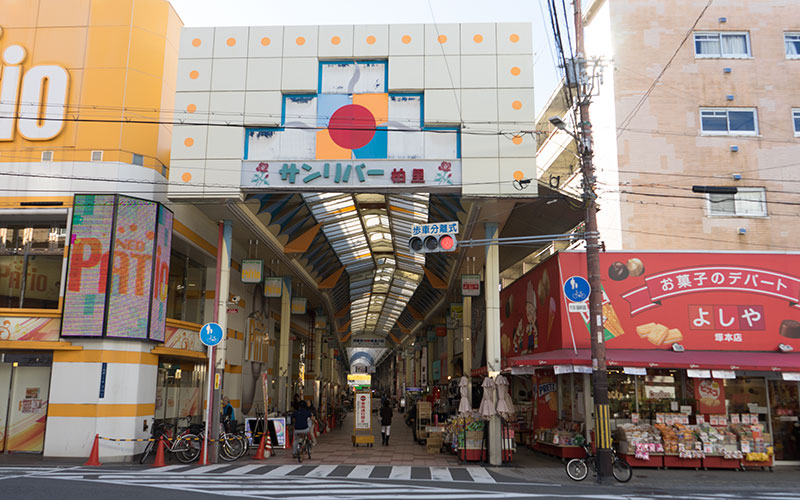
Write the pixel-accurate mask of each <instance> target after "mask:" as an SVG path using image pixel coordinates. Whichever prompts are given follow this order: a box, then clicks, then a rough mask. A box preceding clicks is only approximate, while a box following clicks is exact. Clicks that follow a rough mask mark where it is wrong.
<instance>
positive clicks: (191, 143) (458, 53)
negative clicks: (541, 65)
mask: <svg viewBox="0 0 800 500" xmlns="http://www.w3.org/2000/svg"><path fill="white" fill-rule="evenodd" d="M180 47H181V50H180V61H179V64H178V76H177V96H176V105H175V106H176V108H177V111H176V119H178V120H184V121H186V122H187V123H192V124H193V125H178V126H176V128H175V134H174V137H173V144H172V165H173V166H174V167H175V168H174V170H173V171H172V173H171V176H170V180H171V182H172V183H174V185H171V187H170V193H169V195H170V197H171V198H173V199H177V198H197V197H206V198H213V197H231V196H238V195H239V192H240V190H239V179H240V175H241V169H242V159H243V158H245V134H244V127H246V126H250V127H280V126H281V117H282V115H283V109H282V106H283V95H285V94H300V95H302V94H316V93H317V89H318V84H319V82H320V74H319V72H320V62H322V61H353V60H356V61H376V60H382V61H388V79H387V85H386V90H387V92H414V93H420V92H421V93H423V94H424V115H425V126H449V127H457V126H459V125H462V124H463V125H464V130H463V131H462V134H461V157H462V165H463V179H462V180H463V184H464V187H463V192H464V193H465V194H472V195H478V196H480V195H483V196H491V195H497V194H505V195H508V194H514V195H518V196H519V195H529V194H535V192H533V190H529V191H531V192H530V193H528V192H527V191H526V192H525V193H524V194H523V193H521V192H520V191H517V190H515V189H514V188H513V186H512V181H513V179H514V177H513V176H514V173H515V172H517V171H519V172H522V173H523V174H524V177H525V178H532V177H534V175H535V170H534V168H535V158H534V156H535V151H536V145H535V140H534V138H533V137H532V135H525V134H518V132H519V131H520V130H533V125H532V123H533V110H534V108H533V67H532V60H533V56H532V44H531V26H530V25H527V24H522V23H519V24H515V23H509V24H488V23H487V24H463V25H458V24H445V25H438V26H433V25H392V26H389V25H369V26H321V27H318V26H287V27H249V28H248V27H228V28H186V29H184V30H183V32H182V36H181V45H180ZM312 121H314V120H312ZM198 124H199V125H198ZM206 125H207V126H206ZM503 131H506V132H507V133H506V134H505V135H502V134H500V133H501V132H503ZM475 132H477V133H475ZM515 135H517V136H518V137H516V138H515V137H514V136H515ZM273 175H274V174H273Z"/></svg>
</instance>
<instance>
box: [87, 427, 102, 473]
mask: <svg viewBox="0 0 800 500" xmlns="http://www.w3.org/2000/svg"><path fill="white" fill-rule="evenodd" d="M83 465H103V464H101V463H100V434H95V435H94V445H92V452H91V453H89V460H88V461H87V462H86V463H85V464H83Z"/></svg>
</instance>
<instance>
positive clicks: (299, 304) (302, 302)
mask: <svg viewBox="0 0 800 500" xmlns="http://www.w3.org/2000/svg"><path fill="white" fill-rule="evenodd" d="M307 303H308V299H305V298H294V299H292V314H305V313H306V304H307Z"/></svg>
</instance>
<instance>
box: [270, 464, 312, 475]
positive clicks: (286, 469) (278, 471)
mask: <svg viewBox="0 0 800 500" xmlns="http://www.w3.org/2000/svg"><path fill="white" fill-rule="evenodd" d="M298 467H302V465H280V466H278V467H276V468H274V469H272V470H271V471H268V472H265V473H264V474H261V475H262V476H285V475H287V474H289V473H290V472H292V471H293V470H295V469H297V468H298Z"/></svg>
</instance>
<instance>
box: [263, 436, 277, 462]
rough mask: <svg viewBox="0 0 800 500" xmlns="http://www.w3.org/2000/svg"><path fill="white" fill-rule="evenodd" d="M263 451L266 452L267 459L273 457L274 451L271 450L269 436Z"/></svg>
mask: <svg viewBox="0 0 800 500" xmlns="http://www.w3.org/2000/svg"><path fill="white" fill-rule="evenodd" d="M264 451H266V452H267V458H269V457H274V456H275V451H274V450H273V449H272V438H270V437H269V436H267V444H266V446H265V447H264Z"/></svg>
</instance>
